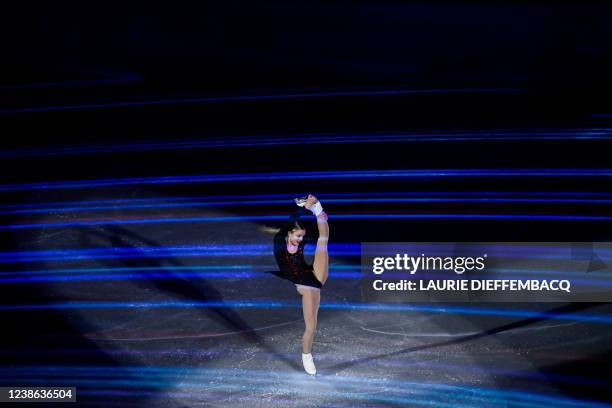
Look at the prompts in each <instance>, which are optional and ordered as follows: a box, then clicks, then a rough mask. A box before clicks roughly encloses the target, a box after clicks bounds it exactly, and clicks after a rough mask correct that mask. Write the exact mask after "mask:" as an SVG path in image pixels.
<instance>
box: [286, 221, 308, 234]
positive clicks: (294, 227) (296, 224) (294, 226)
mask: <svg viewBox="0 0 612 408" xmlns="http://www.w3.org/2000/svg"><path fill="white" fill-rule="evenodd" d="M295 230H304V231H306V228H304V226H303V225H302V224H301V223H300V222H299V221H295V222H294V223H291V224H289V229H288V231H289V232H293V231H295Z"/></svg>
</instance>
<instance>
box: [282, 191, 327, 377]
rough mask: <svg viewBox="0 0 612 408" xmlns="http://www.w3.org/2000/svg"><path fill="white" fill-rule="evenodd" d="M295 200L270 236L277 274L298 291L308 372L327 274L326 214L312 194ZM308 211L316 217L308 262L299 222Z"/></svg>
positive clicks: (312, 369)
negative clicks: (292, 208)
mask: <svg viewBox="0 0 612 408" xmlns="http://www.w3.org/2000/svg"><path fill="white" fill-rule="evenodd" d="M295 203H296V204H297V205H298V207H300V208H299V209H298V210H297V211H296V212H295V213H294V214H293V215H292V216H291V217H290V218H289V220H288V221H287V223H285V225H284V226H283V227H282V228H281V229H280V231H279V232H278V233H276V235H275V236H274V256H275V258H276V262H277V263H278V267H279V272H277V273H275V274H276V275H277V276H279V277H281V278H284V279H288V280H290V281H291V282H293V283H294V284H295V286H296V289H297V291H298V293H299V294H300V295H302V309H303V313H304V322H305V323H306V329H305V330H304V337H303V339H302V363H303V364H304V370H305V371H306V372H307V373H308V374H311V375H314V374H316V373H317V369H316V367H315V364H314V361H313V358H312V354H311V351H312V342H313V340H314V335H315V330H316V328H317V313H318V311H319V303H320V300H321V288H322V287H323V285H324V284H325V281H326V280H327V276H328V269H329V257H328V254H327V241H328V239H329V226H328V224H327V214H326V213H325V212H324V211H323V207H322V206H321V202H320V201H319V200H317V198H316V197H315V196H313V195H308V196H306V197H301V198H296V199H295ZM305 209H307V210H309V211H311V212H312V213H313V214H314V216H315V217H316V218H317V227H318V229H319V238H318V240H317V247H316V249H315V254H314V262H313V264H312V265H308V264H307V263H306V261H305V260H304V241H303V239H304V235H305V234H306V229H305V228H304V226H303V225H302V224H301V223H300V222H299V218H300V216H302V215H304V214H305V213H306V211H305Z"/></svg>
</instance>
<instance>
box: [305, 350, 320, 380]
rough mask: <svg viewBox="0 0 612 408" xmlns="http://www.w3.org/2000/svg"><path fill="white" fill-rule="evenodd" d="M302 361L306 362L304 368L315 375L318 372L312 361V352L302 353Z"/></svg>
mask: <svg viewBox="0 0 612 408" xmlns="http://www.w3.org/2000/svg"><path fill="white" fill-rule="evenodd" d="M302 363H303V364H304V370H306V372H307V373H308V374H310V375H315V374H316V373H317V368H316V367H315V365H314V361H312V354H311V353H308V354H304V353H302Z"/></svg>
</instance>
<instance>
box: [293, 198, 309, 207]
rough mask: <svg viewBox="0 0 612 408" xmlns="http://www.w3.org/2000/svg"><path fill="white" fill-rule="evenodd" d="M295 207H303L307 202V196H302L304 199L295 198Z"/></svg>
mask: <svg viewBox="0 0 612 408" xmlns="http://www.w3.org/2000/svg"><path fill="white" fill-rule="evenodd" d="M294 200H295V205H297V206H298V207H303V206H305V205H306V202H307V201H308V196H304V197H298V198H295V199H294Z"/></svg>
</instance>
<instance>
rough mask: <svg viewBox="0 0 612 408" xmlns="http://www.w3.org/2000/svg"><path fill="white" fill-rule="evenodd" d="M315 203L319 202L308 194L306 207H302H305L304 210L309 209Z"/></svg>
mask: <svg viewBox="0 0 612 408" xmlns="http://www.w3.org/2000/svg"><path fill="white" fill-rule="evenodd" d="M317 201H319V200H317V197H315V196H313V195H312V194H308V199H307V200H306V205H305V206H304V207H306V209H309V208H310V207H312V206H313V205H315V204H316V203H317Z"/></svg>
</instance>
